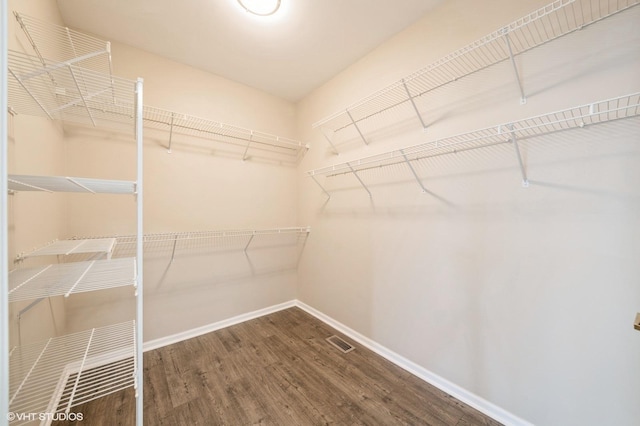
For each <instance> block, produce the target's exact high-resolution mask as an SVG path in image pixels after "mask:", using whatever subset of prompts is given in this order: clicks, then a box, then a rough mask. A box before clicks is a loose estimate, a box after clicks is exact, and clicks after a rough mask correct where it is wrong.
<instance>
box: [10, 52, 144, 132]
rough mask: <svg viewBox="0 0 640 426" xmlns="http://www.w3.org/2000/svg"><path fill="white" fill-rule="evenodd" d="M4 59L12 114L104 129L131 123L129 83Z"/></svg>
mask: <svg viewBox="0 0 640 426" xmlns="http://www.w3.org/2000/svg"><path fill="white" fill-rule="evenodd" d="M8 58H9V59H8V61H9V70H8V71H9V82H8V86H9V88H8V91H9V108H11V109H12V110H13V111H14V112H16V113H18V114H27V115H36V116H37V115H40V116H46V117H48V118H50V119H59V120H64V121H69V122H74V123H80V124H85V125H91V126H97V127H107V128H110V127H111V128H112V127H117V128H120V127H122V126H124V125H127V126H130V125H131V124H132V123H133V117H134V111H133V109H134V104H135V100H134V95H135V94H134V86H135V82H134V81H132V80H127V79H123V78H119V77H112V76H111V75H109V74H104V73H101V72H97V71H94V70H90V69H87V68H83V67H80V66H77V65H75V63H72V62H57V61H53V60H50V59H48V58H38V57H37V56H31V55H27V54H25V53H21V52H16V51H9V54H8Z"/></svg>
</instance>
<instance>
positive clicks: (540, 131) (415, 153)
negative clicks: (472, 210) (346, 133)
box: [307, 92, 640, 197]
mask: <svg viewBox="0 0 640 426" xmlns="http://www.w3.org/2000/svg"><path fill="white" fill-rule="evenodd" d="M639 115H640V92H638V93H632V94H628V95H625V96H620V97H616V98H611V99H606V100H602V101H597V102H593V103H590V104H586V105H580V106H576V107H573V108H568V109H564V110H560V111H555V112H551V113H548V114H543V115H538V116H535V117H530V118H525V119H522V120H518V121H514V122H511V123H504V124H499V125H497V126H492V127H487V128H484V129H480V130H475V131H472V132H468V133H462V134H459V135H455V136H450V137H447V138H443V139H438V140H435V141H431V142H426V143H423V144H419V145H413V146H408V147H406V148H401V149H397V150H393V151H388V152H385V153H382V154H378V155H373V156H369V157H364V158H360V159H357V160H353V161H348V162H344V163H339V164H335V165H332V166H328V167H323V168H320V169H315V170H310V171H308V172H307V176H309V177H311V178H312V179H313V180H314V181H315V182H316V184H318V186H320V188H321V189H322V191H323V192H324V193H325V194H326V195H327V196H328V197H331V196H330V194H329V192H328V191H327V189H326V188H325V187H324V186H323V185H322V184H321V183H320V181H319V180H318V179H317V176H326V177H333V176H338V175H344V174H353V176H354V177H355V178H356V179H357V180H358V182H359V183H360V185H362V187H363V188H364V189H365V190H366V191H367V193H368V194H369V196H370V197H371V191H370V190H369V188H368V187H367V185H366V184H365V182H364V181H363V180H362V178H361V177H360V176H359V173H360V172H362V171H365V170H369V169H374V168H384V167H389V166H393V165H397V164H406V165H407V167H408V169H409V170H410V172H411V173H412V175H413V177H414V178H415V179H416V181H417V183H418V185H419V186H420V188H421V189H422V191H423V192H428V191H427V189H426V188H425V186H424V184H423V182H422V180H421V179H420V177H419V176H418V174H417V173H416V170H415V168H414V167H413V163H415V162H417V161H421V160H425V159H428V158H432V157H437V156H441V155H447V154H456V153H460V152H464V151H469V150H473V149H480V148H486V147H490V146H495V145H500V144H513V146H514V150H515V157H516V159H517V161H518V165H519V167H520V171H521V174H522V184H523V186H525V187H526V186H528V185H529V180H528V178H527V174H526V171H525V168H524V163H523V160H522V156H521V154H520V148H519V146H518V141H519V140H524V139H529V138H534V137H536V136H541V135H545V134H549V133H553V132H558V131H563V130H569V129H579V128H583V127H585V126H591V125H595V124H599V123H606V122H608V121H613V120H620V119H625V118H632V117H637V116H639Z"/></svg>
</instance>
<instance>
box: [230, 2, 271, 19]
mask: <svg viewBox="0 0 640 426" xmlns="http://www.w3.org/2000/svg"><path fill="white" fill-rule="evenodd" d="M238 3H240V6H242V8H243V9H244V10H246V11H247V12H249V13H253V14H254V15H258V16H269V15H273V14H274V13H276V12H277V11H278V9H279V8H280V0H238Z"/></svg>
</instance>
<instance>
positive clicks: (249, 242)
mask: <svg viewBox="0 0 640 426" xmlns="http://www.w3.org/2000/svg"><path fill="white" fill-rule="evenodd" d="M255 236H256V231H253V233H252V234H251V237H249V241H247V245H245V246H244V252H245V253H246V252H247V249H248V248H249V245H250V244H251V241H253V237H255Z"/></svg>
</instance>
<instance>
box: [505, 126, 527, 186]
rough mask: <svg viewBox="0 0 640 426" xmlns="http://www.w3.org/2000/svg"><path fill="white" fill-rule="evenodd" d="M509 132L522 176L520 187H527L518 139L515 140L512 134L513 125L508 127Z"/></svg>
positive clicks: (525, 172)
mask: <svg viewBox="0 0 640 426" xmlns="http://www.w3.org/2000/svg"><path fill="white" fill-rule="evenodd" d="M508 127H509V130H510V131H511V142H513V148H514V149H515V151H516V158H517V159H518V165H519V166H520V173H521V174H522V187H523V188H528V187H529V179H528V178H527V171H526V170H525V168H524V163H523V162H522V155H521V153H520V145H519V144H518V138H516V135H515V133H514V132H513V125H510V126H508Z"/></svg>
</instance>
